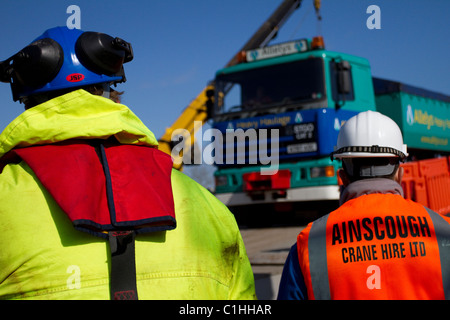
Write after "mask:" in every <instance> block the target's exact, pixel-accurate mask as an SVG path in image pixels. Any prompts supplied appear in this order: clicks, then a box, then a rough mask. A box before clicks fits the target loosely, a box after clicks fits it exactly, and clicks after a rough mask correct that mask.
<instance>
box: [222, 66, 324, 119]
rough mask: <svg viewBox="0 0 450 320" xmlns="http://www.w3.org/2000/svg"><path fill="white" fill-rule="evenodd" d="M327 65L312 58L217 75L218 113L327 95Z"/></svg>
mask: <svg viewBox="0 0 450 320" xmlns="http://www.w3.org/2000/svg"><path fill="white" fill-rule="evenodd" d="M324 82H325V81H324V66H323V61H322V59H320V58H310V59H306V60H299V61H294V62H289V63H283V64H276V65H271V66H265V67H262V68H256V69H247V70H244V71H239V72H234V73H227V74H222V75H219V76H218V77H217V78H216V93H217V95H216V101H217V103H216V106H215V114H224V113H230V112H240V111H249V110H256V109H259V108H261V109H262V108H264V109H266V108H270V107H278V106H287V105H295V104H298V105H300V109H301V106H302V105H304V104H306V103H308V102H314V101H317V100H320V99H323V98H325V84H324Z"/></svg>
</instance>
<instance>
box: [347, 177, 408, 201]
mask: <svg viewBox="0 0 450 320" xmlns="http://www.w3.org/2000/svg"><path fill="white" fill-rule="evenodd" d="M376 193H378V194H398V195H401V196H402V197H403V189H402V187H401V186H400V185H399V184H398V183H397V182H396V181H394V180H390V179H386V178H373V179H363V180H358V181H355V182H352V183H350V184H349V185H348V186H347V187H346V188H345V189H343V190H342V192H341V197H340V203H339V205H342V204H344V203H345V202H347V201H348V200H352V199H355V198H358V197H360V196H362V195H366V194H376Z"/></svg>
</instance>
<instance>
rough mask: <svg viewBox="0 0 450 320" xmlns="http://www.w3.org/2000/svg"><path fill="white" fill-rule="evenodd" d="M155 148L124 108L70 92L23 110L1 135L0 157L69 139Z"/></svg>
mask: <svg viewBox="0 0 450 320" xmlns="http://www.w3.org/2000/svg"><path fill="white" fill-rule="evenodd" d="M111 136H114V137H115V138H116V139H117V140H118V141H119V142H120V143H122V144H137V145H147V146H157V145H158V142H157V140H156V138H155V136H154V134H153V133H152V132H151V131H150V130H149V129H148V128H147V127H146V126H145V125H144V124H143V123H142V122H141V120H139V118H138V117H137V116H136V115H135V114H134V113H133V112H132V111H131V110H130V109H129V108H128V107H126V106H124V105H122V104H118V103H114V102H113V101H111V100H109V99H106V98H103V97H100V96H95V95H92V94H90V93H88V92H87V91H85V90H82V89H80V90H76V91H72V92H70V93H68V94H65V95H63V96H60V97H57V98H54V99H52V100H49V101H47V102H45V103H42V104H40V105H38V106H36V107H33V108H31V109H28V110H26V111H25V112H23V113H22V114H21V115H19V116H18V117H17V118H16V119H15V120H13V121H12V122H11V123H10V124H9V125H8V126H7V127H6V128H5V130H3V132H2V133H1V134H0V157H2V156H3V155H4V154H5V153H7V152H8V151H10V150H11V149H13V148H15V147H27V146H32V145H41V144H48V143H55V142H60V141H64V140H68V139H92V138H101V139H107V138H109V137H111Z"/></svg>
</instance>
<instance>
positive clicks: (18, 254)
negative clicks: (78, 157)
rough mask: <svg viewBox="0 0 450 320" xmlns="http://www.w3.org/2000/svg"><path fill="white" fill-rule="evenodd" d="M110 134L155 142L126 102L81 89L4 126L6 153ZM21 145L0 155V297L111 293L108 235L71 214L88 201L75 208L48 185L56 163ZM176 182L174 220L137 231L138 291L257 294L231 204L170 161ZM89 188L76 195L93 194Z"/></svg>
mask: <svg viewBox="0 0 450 320" xmlns="http://www.w3.org/2000/svg"><path fill="white" fill-rule="evenodd" d="M109 137H114V138H115V139H116V140H117V141H119V142H120V143H121V144H123V145H130V146H132V145H135V146H143V147H145V146H148V147H151V146H156V145H157V141H156V139H155V137H154V135H153V134H152V133H151V131H150V130H149V129H147V128H146V127H145V125H144V124H143V123H142V122H141V121H140V120H139V119H138V118H137V117H136V116H135V115H134V114H133V113H132V112H131V111H130V109H128V108H127V107H126V106H124V105H121V104H116V103H114V102H112V101H110V100H108V99H105V98H103V97H98V96H93V95H91V94H89V93H87V92H86V91H84V90H77V91H74V92H71V93H69V94H66V95H63V96H61V97H57V98H55V99H52V100H50V101H48V102H45V103H43V104H41V105H38V106H36V107H34V108H31V109H29V110H27V111H25V112H24V113H23V114H21V115H20V116H19V117H18V118H16V119H15V120H14V121H13V122H12V123H11V124H10V125H9V126H8V127H7V128H6V129H5V130H4V131H3V132H2V134H1V135H0V157H2V158H1V159H2V160H5V157H4V156H5V155H7V157H8V156H9V155H11V153H10V152H9V151H11V150H13V149H14V150H26V149H17V148H23V147H29V146H32V148H39V147H38V146H40V145H43V146H45V145H52V146H58V145H60V144H61V143H63V144H64V142H65V141H69V142H70V141H73V139H77V140H83V141H89V142H90V141H92V140H94V139H107V138H109ZM84 147H86V146H84V145H83V147H82V148H84ZM30 150H31V148H30ZM47 151H48V150H46V152H47ZM48 152H50V151H48ZM106 152H108V150H106ZM19 153H20V152H19ZM18 155H19V156H20V157H23V158H20V159H19V161H6V162H5V163H6V164H5V163H3V165H4V167H3V170H2V172H1V174H0V243H1V249H0V298H2V299H110V288H109V286H110V278H109V276H110V252H109V245H108V242H107V241H106V240H105V239H103V238H101V237H96V236H94V235H92V234H89V233H87V232H82V231H80V230H77V229H75V228H74V225H73V224H72V221H71V219H72V218H73V217H75V219H74V220H73V221H75V220H77V219H76V218H77V217H81V219H78V221H80V220H83V218H84V217H83V216H82V214H83V213H82V210H81V211H78V213H79V214H80V215H81V216H80V215H78V213H77V214H75V215H74V216H69V215H68V214H67V212H65V210H63V209H62V207H61V206H60V204H59V202H58V201H60V200H59V198H58V197H57V199H55V197H53V195H52V192H53V191H52V192H50V191H51V190H52V188H51V187H49V189H47V188H46V187H44V184H43V181H45V183H47V180H48V179H47V178H48V175H46V173H49V172H50V173H52V172H51V171H48V170H47V171H45V170H44V171H43V172H41V171H40V170H37V171H36V172H35V171H34V170H33V169H32V166H33V167H35V166H36V163H35V162H31V161H29V162H27V161H25V160H23V159H25V158H26V156H27V155H26V154H18ZM7 157H6V158H7ZM117 161H118V162H116V164H117V165H119V164H120V159H117ZM156 162H158V161H156ZM149 163H152V162H149ZM36 168H38V167H36ZM110 169H111V170H113V168H110ZM126 169H127V170H128V169H129V170H133V168H131V167H127V168H126ZM61 172H63V171H61ZM136 173H139V170H137V171H131V172H130V174H136ZM38 176H39V177H42V180H43V181H41V180H40V178H38ZM44 177H45V179H44ZM63 178H64V179H63ZM63 178H62V179H61V180H64V181H66V183H65V184H64V185H61V188H64V189H63V190H68V191H67V192H69V193H70V191H71V190H72V189H71V183H70V181H71V180H70V179H66V177H63ZM113 180H114V179H113ZM115 181H117V180H115ZM122 182H123V183H126V181H125V180H124V181H122ZM72 183H74V184H75V183H78V182H77V181H72ZM170 183H171V188H172V194H173V205H174V209H175V219H176V228H175V229H174V230H166V231H157V232H151V233H142V234H137V235H136V238H135V264H136V282H137V291H138V296H139V299H254V298H255V289H254V279H253V274H252V270H251V266H250V263H249V260H248V257H247V255H246V252H245V247H244V244H243V241H242V238H241V235H240V232H239V229H238V227H237V225H236V222H235V220H234V218H233V216H232V214H231V213H230V212H229V211H228V209H227V208H226V207H225V206H224V205H223V204H222V203H221V202H220V201H218V200H217V199H216V198H215V197H214V196H212V195H211V193H210V192H209V191H208V190H206V189H204V188H203V187H201V186H200V185H198V184H197V183H196V182H194V181H193V180H192V179H190V178H189V177H187V176H185V175H184V174H183V173H180V172H178V171H176V170H173V171H172V172H171V176H170ZM93 189H94V188H90V189H89V190H86V193H85V194H82V193H81V194H78V193H76V194H75V193H74V196H75V195H76V196H77V197H78V196H79V197H81V198H82V197H83V196H84V197H86V198H89V197H91V196H92V192H93ZM49 190H50V191H49ZM79 191H80V190H77V192H79ZM67 192H66V193H67ZM130 195H131V194H130ZM146 196H147V198H148V200H149V201H150V202H155V201H158V196H159V194H158V192H157V190H154V189H149V191H148V194H147V195H146ZM63 198H69V199H70V197H69V196H67V194H65V195H64V194H63ZM57 200H58V201H57ZM130 201H131V200H130ZM61 203H66V202H61ZM136 207H138V206H134V207H132V208H136Z"/></svg>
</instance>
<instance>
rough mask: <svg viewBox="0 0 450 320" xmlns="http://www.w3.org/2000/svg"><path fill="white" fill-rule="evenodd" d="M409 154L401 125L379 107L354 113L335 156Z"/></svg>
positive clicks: (344, 127) (339, 136)
mask: <svg viewBox="0 0 450 320" xmlns="http://www.w3.org/2000/svg"><path fill="white" fill-rule="evenodd" d="M407 156H408V153H407V152H406V145H405V144H403V136H402V133H401V131H400V128H399V127H398V125H397V124H396V123H395V122H394V121H393V120H392V119H391V118H389V117H387V116H385V115H383V114H381V113H379V112H375V111H365V112H361V113H359V114H357V115H356V116H353V117H352V118H350V119H349V120H348V121H346V122H345V123H344V125H343V126H342V128H341V130H340V131H339V135H338V139H337V146H336V147H335V151H334V152H333V153H332V154H331V157H332V158H341V159H342V158H370V157H399V158H400V159H402V160H403V159H404V158H406V157H407Z"/></svg>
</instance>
